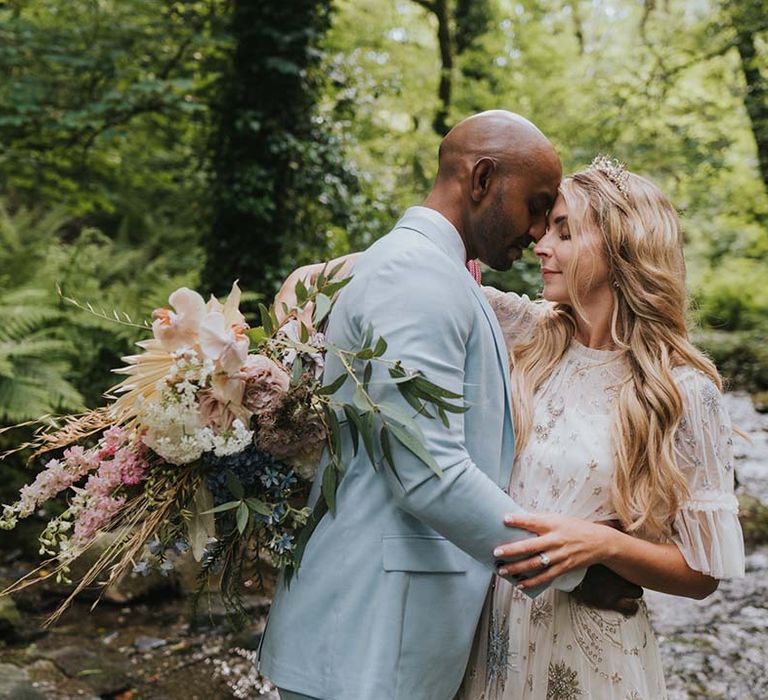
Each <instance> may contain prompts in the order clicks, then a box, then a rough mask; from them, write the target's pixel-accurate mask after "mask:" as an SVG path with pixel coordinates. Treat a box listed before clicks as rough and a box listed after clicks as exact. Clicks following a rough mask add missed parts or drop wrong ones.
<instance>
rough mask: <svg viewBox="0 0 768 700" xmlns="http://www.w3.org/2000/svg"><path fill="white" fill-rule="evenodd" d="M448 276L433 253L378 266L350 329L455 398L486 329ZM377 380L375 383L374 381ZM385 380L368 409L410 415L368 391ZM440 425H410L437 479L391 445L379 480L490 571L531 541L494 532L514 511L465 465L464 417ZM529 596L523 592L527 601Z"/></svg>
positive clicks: (386, 394)
mask: <svg viewBox="0 0 768 700" xmlns="http://www.w3.org/2000/svg"><path fill="white" fill-rule="evenodd" d="M447 266H450V268H451V269H446V267H447ZM453 267H454V264H453V263H452V262H451V261H449V260H448V258H447V257H445V256H444V255H443V254H442V252H438V251H437V250H435V255H434V256H428V259H425V256H424V252H423V250H422V251H421V252H419V248H418V247H417V249H416V251H412V250H406V251H401V252H400V253H399V254H398V255H396V256H393V257H391V258H389V259H387V260H385V261H383V262H382V263H381V264H380V265H379V267H378V268H377V269H376V271H375V272H371V273H369V274H368V275H366V277H367V279H366V280H365V282H366V284H365V295H364V299H363V301H362V303H359V304H356V308H357V309H358V311H357V315H358V317H357V318H356V319H355V322H356V323H358V324H360V329H361V331H364V328H365V326H367V325H368V324H371V325H372V327H373V331H374V337H376V336H379V335H381V336H383V337H384V338H385V339H386V341H387V343H388V349H387V352H386V355H385V357H387V358H389V359H399V360H402V361H403V364H404V366H406V367H408V368H414V369H420V370H421V371H422V372H424V374H425V376H426V377H427V378H428V379H429V380H430V381H432V382H435V383H436V384H438V385H440V386H442V387H443V388H445V389H448V390H450V391H453V392H456V393H458V394H464V393H465V387H464V366H465V362H466V361H467V341H468V338H469V335H470V333H471V331H472V328H473V324H474V323H487V321H486V319H485V318H484V317H483V316H482V314H478V313H477V309H476V308H475V304H476V301H475V300H474V299H473V298H472V295H471V294H467V289H466V286H465V285H464V284H463V283H461V282H460V281H458V280H457V278H456V275H457V274H460V273H459V271H458V270H456V271H455V272H454V269H453ZM452 273H453V274H452ZM374 364H376V363H374ZM377 373H381V374H382V375H383V376H381V377H377V376H376V375H377ZM386 376H388V375H386V368H384V367H381V366H380V367H378V368H376V369H375V370H374V376H373V380H374V381H373V382H372V383H371V393H372V395H373V398H374V400H376V401H388V402H393V403H396V404H398V406H399V407H401V408H403V409H404V410H407V411H408V412H409V413H410V414H413V413H414V412H413V410H412V409H410V408H409V406H408V404H407V403H405V401H404V400H403V399H402V398H401V396H400V394H399V392H398V391H397V389H396V388H395V387H394V386H392V385H391V384H387V383H386V382H382V383H379V384H377V383H376V379H377V378H380V379H383V378H384V377H386ZM499 381H501V378H499ZM469 410H470V411H471V410H472V408H471V407H470V409H469ZM449 418H450V427H448V428H446V427H445V426H444V425H443V424H442V423H441V422H440V421H439V420H433V419H428V418H425V417H423V416H418V417H416V421H417V423H419V425H420V427H421V429H422V431H423V433H424V436H425V439H426V448H427V449H428V450H429V452H430V453H431V454H432V455H433V456H434V457H435V459H436V460H437V463H438V464H439V465H440V467H441V468H442V470H443V475H442V477H438V476H437V475H435V474H434V473H433V472H432V471H431V470H430V469H429V468H428V467H427V466H426V465H425V464H424V463H423V462H422V461H421V460H419V459H418V458H417V457H415V456H414V455H413V454H412V453H411V452H410V451H408V450H407V449H406V448H405V447H403V446H402V445H400V444H399V443H397V441H395V440H392V448H393V449H392V452H393V458H394V462H395V465H396V474H393V473H392V471H391V470H390V469H389V468H383V469H382V470H381V471H382V473H383V474H384V475H385V478H386V479H387V481H388V483H389V486H390V488H391V490H392V493H393V494H394V497H395V499H396V502H397V504H398V506H399V507H400V508H402V509H403V510H405V511H407V512H408V513H410V514H412V515H413V516H414V517H416V518H418V519H419V520H421V521H422V522H424V523H426V524H427V525H429V526H430V527H431V528H432V529H434V530H436V531H437V532H438V533H440V534H442V535H443V536H445V537H446V538H447V539H449V540H450V541H451V542H453V543H454V544H456V545H457V546H458V547H460V548H461V549H463V550H464V551H465V552H467V553H468V554H469V555H471V556H472V557H473V558H474V559H476V560H477V561H479V562H481V563H483V564H485V565H486V566H487V567H488V568H490V569H492V570H494V571H495V560H494V557H493V550H494V548H495V547H496V546H498V545H500V544H504V543H508V542H512V541H517V540H520V539H522V538H528V537H531V536H532V535H531V533H530V532H528V531H526V530H522V529H519V528H509V527H507V526H505V525H504V515H505V514H507V513H521V512H523V511H522V509H521V508H520V507H519V506H518V505H517V504H516V503H515V502H514V501H513V500H512V499H511V498H510V497H509V496H508V495H507V494H506V493H505V492H504V491H503V490H502V489H501V488H499V486H498V485H497V484H496V483H494V482H493V481H492V480H491V479H490V478H489V477H488V476H487V475H486V474H485V473H484V472H483V471H482V470H480V469H478V468H477V466H476V465H475V463H474V462H473V460H472V458H471V456H470V455H469V453H468V452H467V449H466V441H465V434H464V414H449ZM582 576H583V570H581V571H580V572H574V573H573V575H568V574H567V575H566V576H563V577H560V578H559V579H558V580H557V582H556V584H555V585H556V587H558V588H561V589H563V590H571V589H572V588H573V587H575V586H576V585H577V584H578V582H579V581H580V580H581V578H582ZM538 592H540V590H537V591H533V590H532V591H530V593H531V594H532V595H535V594H537V593H538Z"/></svg>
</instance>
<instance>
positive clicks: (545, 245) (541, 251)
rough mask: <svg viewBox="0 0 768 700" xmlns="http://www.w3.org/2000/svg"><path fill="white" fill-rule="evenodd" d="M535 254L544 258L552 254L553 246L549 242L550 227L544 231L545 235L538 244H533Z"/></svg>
mask: <svg viewBox="0 0 768 700" xmlns="http://www.w3.org/2000/svg"><path fill="white" fill-rule="evenodd" d="M533 252H534V254H535V255H536V256H537V257H539V258H541V259H542V260H544V259H546V258H548V257H549V256H550V255H552V247H551V245H550V243H549V229H547V230H546V231H545V232H544V235H543V236H542V237H541V238H539V240H538V241H537V242H536V245H535V246H533Z"/></svg>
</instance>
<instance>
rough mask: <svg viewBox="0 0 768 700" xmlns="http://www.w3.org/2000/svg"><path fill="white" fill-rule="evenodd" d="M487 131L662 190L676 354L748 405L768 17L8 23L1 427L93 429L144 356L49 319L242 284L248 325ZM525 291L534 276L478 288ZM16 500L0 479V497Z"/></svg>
mask: <svg viewBox="0 0 768 700" xmlns="http://www.w3.org/2000/svg"><path fill="white" fill-rule="evenodd" d="M497 107H501V108H507V109H512V110H514V111H517V112H520V113H522V114H524V115H525V116H527V117H529V118H530V119H532V120H533V121H534V122H535V123H536V124H538V125H539V126H540V127H541V128H542V130H543V131H544V132H545V133H546V134H547V135H548V136H550V137H551V139H552V141H553V142H554V143H555V145H556V146H557V148H558V150H559V153H560V155H561V157H562V160H563V164H564V169H565V172H569V171H572V170H575V169H578V168H581V167H584V166H585V165H587V164H588V163H589V162H590V161H591V159H592V158H593V156H594V155H596V154H597V153H608V154H611V155H613V156H615V157H617V158H619V159H621V160H622V161H624V162H626V163H627V164H628V166H629V167H630V168H631V169H632V170H633V171H635V172H639V173H642V174H645V175H647V176H649V177H651V178H652V179H654V180H655V181H656V182H657V183H659V185H660V186H661V187H662V189H663V190H664V191H665V192H666V193H667V194H668V195H669V196H670V198H671V199H672V201H673V202H674V204H675V206H676V207H677V208H678V210H679V211H680V214H681V216H682V220H683V222H684V227H685V235H686V241H687V243H686V247H687V260H688V265H689V285H690V289H691V294H692V299H693V306H692V312H691V320H692V325H693V326H694V327H695V328H696V330H695V334H696V338H697V340H698V341H699V342H700V344H701V345H702V346H703V347H705V349H707V350H708V351H709V352H710V353H711V354H712V355H713V356H714V358H715V359H716V361H717V362H718V364H719V366H720V368H721V370H722V371H723V372H724V373H725V375H726V377H727V378H728V380H729V382H730V386H731V387H733V388H746V389H748V390H750V391H751V392H753V393H755V394H756V395H757V396H758V397H759V396H760V392H765V391H766V390H768V342H766V341H768V284H767V282H768V255H767V254H768V7H767V6H766V2H765V0H742V1H736V0H571V1H568V0H523V1H521V2H512V1H510V0H336V1H335V2H331V1H330V0H304V1H301V0H279V1H277V0H259V1H258V2H249V1H247V0H229V1H224V0H177V1H171V0H68V1H67V2H60V1H58V0H27V1H23V0H7V1H5V2H0V424H3V423H4V424H12V423H16V422H19V421H23V420H27V419H32V418H36V417H38V416H40V415H42V414H46V413H60V412H62V411H76V410H79V409H82V408H84V407H86V406H95V405H97V404H99V403H100V402H101V401H103V399H102V398H101V397H102V393H103V392H104V391H105V390H106V389H107V388H108V387H109V386H110V384H112V383H114V380H113V376H112V375H110V372H109V370H110V368H112V367H115V366H118V365H119V364H120V362H119V358H120V356H121V355H124V354H126V353H128V352H130V351H131V346H132V343H133V342H135V341H136V340H137V339H139V338H140V337H141V335H142V334H141V331H139V330H137V329H136V328H133V327H130V326H125V325H122V326H121V325H118V324H115V323H113V322H109V321H107V320H103V319H100V318H98V317H95V316H93V315H90V314H87V313H84V312H82V311H81V310H79V309H77V308H75V307H73V306H72V305H70V304H68V303H67V302H66V301H65V300H64V299H63V298H62V295H63V296H64V297H74V298H76V299H78V300H80V301H81V302H82V303H83V304H86V303H91V304H93V305H94V306H96V307H98V308H103V309H105V310H106V311H107V313H111V311H112V310H113V309H116V310H119V311H120V312H123V313H127V314H128V315H129V316H130V317H131V318H133V319H144V318H147V317H148V315H149V314H150V313H151V310H152V309H153V308H155V307H157V306H161V305H163V304H165V303H166V300H167V296H168V294H169V293H170V292H171V291H172V290H173V289H174V288H176V287H178V286H181V285H187V286H190V287H194V288H197V289H199V290H201V291H206V292H207V291H213V292H215V293H217V294H221V293H223V292H224V291H226V290H227V289H228V288H229V286H230V285H231V283H232V281H233V280H234V279H235V278H239V279H240V284H241V286H242V287H243V288H244V289H246V290H248V291H249V293H250V294H249V296H248V297H247V299H248V302H249V303H250V305H251V308H253V305H254V303H255V302H256V301H258V300H259V299H269V298H270V297H271V295H272V294H273V293H274V291H275V290H276V288H277V286H278V285H279V283H280V280H281V279H282V278H283V276H284V275H285V274H287V272H289V271H290V270H291V269H292V268H294V267H295V266H296V265H298V264H300V263H304V262H308V261H313V260H318V259H324V258H329V257H332V256H336V255H339V254H342V253H345V252H348V251H350V250H356V249H361V248H363V247H365V246H367V245H368V244H370V243H371V242H372V241H373V240H375V239H376V238H377V237H378V236H381V235H383V234H384V233H386V232H387V231H388V230H389V228H390V227H391V226H392V224H393V223H394V222H395V221H396V220H397V218H398V217H399V215H400V213H401V212H402V211H403V210H404V209H405V208H406V207H408V206H410V205H412V204H417V203H419V202H420V200H421V199H422V198H423V197H424V195H425V194H426V193H427V191H428V189H429V186H430V183H431V180H432V178H433V176H434V172H435V167H436V162H437V157H436V154H437V146H438V143H439V141H440V138H441V136H442V135H443V134H444V133H445V132H446V131H447V130H448V129H449V128H450V127H451V126H452V125H453V124H455V123H456V122H457V121H458V120H460V119H461V118H463V117H464V116H466V115H468V114H471V113H473V112H477V111H480V110H483V109H489V108H497ZM537 277H538V275H537V273H536V265H535V263H534V262H533V260H532V256H531V255H530V254H529V256H528V257H527V258H526V261H525V262H524V264H523V265H521V266H519V267H518V268H516V270H515V271H512V272H510V273H505V274H498V273H489V274H487V275H486V280H487V281H489V282H491V283H493V284H495V285H496V286H499V287H502V288H506V289H514V290H516V291H525V292H528V293H531V294H536V293H537ZM57 289H58V290H60V293H59V292H57ZM758 400H760V399H759V398H758ZM763 400H764V399H763ZM11 439H13V440H18V439H19V435H18V433H14V434H13V436H12V437H11V436H9V435H8V434H5V435H0V448H1V447H3V446H4V445H7V444H9V442H10V440H11ZM24 478H25V477H24V474H23V473H22V471H21V468H20V462H17V463H14V462H6V463H5V465H4V466H3V467H2V468H0V495H4V496H6V497H7V496H8V495H9V494H10V490H11V489H13V488H16V487H18V486H19V485H20V484H21V483H22V480H23V479H24Z"/></svg>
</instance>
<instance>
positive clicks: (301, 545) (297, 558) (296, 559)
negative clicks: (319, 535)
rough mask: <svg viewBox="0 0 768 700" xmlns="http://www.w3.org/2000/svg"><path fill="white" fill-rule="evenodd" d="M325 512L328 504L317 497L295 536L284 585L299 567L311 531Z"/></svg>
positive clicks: (288, 583)
mask: <svg viewBox="0 0 768 700" xmlns="http://www.w3.org/2000/svg"><path fill="white" fill-rule="evenodd" d="M327 512H328V504H327V503H326V502H325V499H324V498H318V499H317V503H315V508H314V510H313V511H312V515H310V516H309V519H308V520H307V524H306V525H305V526H304V528H303V529H302V531H301V532H300V533H299V536H298V537H297V538H296V549H295V550H294V551H293V565H292V566H290V567H286V570H285V585H286V586H288V585H290V583H291V579H292V578H293V576H294V574H295V573H296V572H297V571H298V570H299V568H300V567H301V560H302V559H303V558H304V550H305V549H306V548H307V542H309V538H310V537H312V533H313V532H314V531H315V528H316V527H317V525H318V523H319V522H320V521H321V520H322V519H323V516H324V515H325V514H326V513H327Z"/></svg>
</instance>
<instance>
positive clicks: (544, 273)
mask: <svg viewBox="0 0 768 700" xmlns="http://www.w3.org/2000/svg"><path fill="white" fill-rule="evenodd" d="M562 274H563V273H562V272H560V271H559V270H550V269H549V268H546V267H542V268H541V276H542V277H546V276H547V275H562Z"/></svg>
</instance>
